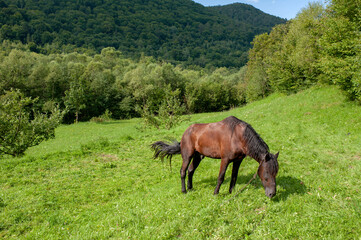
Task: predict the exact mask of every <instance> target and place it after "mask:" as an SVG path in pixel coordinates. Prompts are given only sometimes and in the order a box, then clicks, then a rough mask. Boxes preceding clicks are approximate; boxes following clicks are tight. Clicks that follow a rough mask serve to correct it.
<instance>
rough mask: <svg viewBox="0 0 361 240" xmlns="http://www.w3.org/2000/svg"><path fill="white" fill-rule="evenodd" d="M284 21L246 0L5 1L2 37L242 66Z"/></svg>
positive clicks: (38, 48) (43, 48)
mask: <svg viewBox="0 0 361 240" xmlns="http://www.w3.org/2000/svg"><path fill="white" fill-rule="evenodd" d="M234 16H237V17H234ZM285 22H286V20H285V19H281V18H278V17H275V16H271V15H268V14H266V13H263V12H261V11H260V10H258V9H256V8H254V7H252V6H250V5H246V4H232V5H228V6H225V7H214V8H213V7H204V6H202V5H200V4H197V3H195V2H193V1H191V0H177V1H174V0H153V1H144V0H122V1H113V0H97V1H89V0H62V1H44V0H40V1H39V0H17V1H12V0H0V41H2V40H11V41H15V40H17V41H20V42H22V43H23V44H30V45H29V48H30V50H31V51H34V52H38V53H43V54H50V53H62V52H64V51H65V52H67V53H70V52H72V51H83V52H87V51H92V52H95V53H100V51H101V49H103V48H105V47H114V48H115V49H116V50H119V51H121V52H122V53H123V54H124V55H125V56H126V57H129V58H139V57H140V56H141V55H142V54H144V55H146V56H153V57H154V58H155V59H161V60H165V61H167V62H170V63H173V64H182V65H185V66H192V65H196V66H201V67H241V66H243V65H245V63H246V62H247V51H248V49H249V48H250V47H251V45H250V42H251V41H252V39H253V38H254V36H256V35H258V34H261V33H264V32H269V31H270V30H271V28H272V27H273V26H275V25H277V24H280V23H285Z"/></svg>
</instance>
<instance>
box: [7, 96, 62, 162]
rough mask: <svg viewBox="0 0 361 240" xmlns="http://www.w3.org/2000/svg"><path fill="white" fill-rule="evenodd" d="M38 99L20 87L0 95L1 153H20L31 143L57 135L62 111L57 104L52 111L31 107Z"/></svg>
mask: <svg viewBox="0 0 361 240" xmlns="http://www.w3.org/2000/svg"><path fill="white" fill-rule="evenodd" d="M36 101H37V99H31V98H27V97H24V95H23V94H22V93H21V92H20V91H19V90H11V91H8V92H6V93H5V94H4V95H2V96H1V97H0V155H3V154H8V155H12V156H14V157H16V156H21V155H23V154H24V152H25V151H26V149H28V148H29V147H32V146H35V145H38V144H40V143H41V142H42V141H45V140H47V139H49V138H53V137H54V136H55V128H56V127H57V126H58V125H59V124H60V121H61V119H62V115H63V114H62V113H61V112H60V110H59V108H57V107H54V108H53V110H52V111H51V114H49V115H48V114H41V113H39V112H36V111H34V110H33V109H32V105H33V104H34V103H35V102H36Z"/></svg>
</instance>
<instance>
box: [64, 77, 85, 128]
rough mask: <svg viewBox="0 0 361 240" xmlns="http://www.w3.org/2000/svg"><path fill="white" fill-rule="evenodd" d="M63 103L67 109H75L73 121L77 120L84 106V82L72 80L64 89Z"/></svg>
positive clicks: (76, 121)
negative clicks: (67, 87)
mask: <svg viewBox="0 0 361 240" xmlns="http://www.w3.org/2000/svg"><path fill="white" fill-rule="evenodd" d="M64 104H65V106H66V107H67V108H68V110H72V111H75V123H78V121H79V114H80V112H81V110H82V109H84V108H85V107H86V93H85V87H84V83H82V82H81V81H79V80H77V81H73V82H72V83H71V84H70V88H69V89H68V90H67V91H65V97H64Z"/></svg>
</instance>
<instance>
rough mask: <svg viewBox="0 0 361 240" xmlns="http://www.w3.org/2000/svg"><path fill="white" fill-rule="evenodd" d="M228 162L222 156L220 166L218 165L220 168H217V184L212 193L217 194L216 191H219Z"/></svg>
mask: <svg viewBox="0 0 361 240" xmlns="http://www.w3.org/2000/svg"><path fill="white" fill-rule="evenodd" d="M228 164H229V160H228V159H224V158H222V161H221V167H220V169H219V175H218V181H217V186H216V189H215V190H214V194H218V193H219V189H220V188H221V185H222V183H223V181H224V175H225V174H226V170H227V167H228Z"/></svg>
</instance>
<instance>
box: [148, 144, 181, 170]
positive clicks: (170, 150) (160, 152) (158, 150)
mask: <svg viewBox="0 0 361 240" xmlns="http://www.w3.org/2000/svg"><path fill="white" fill-rule="evenodd" d="M151 148H152V149H153V150H154V156H153V158H154V159H156V158H158V157H159V158H160V159H161V160H162V161H163V160H164V158H168V159H169V165H170V166H171V167H172V156H173V155H175V154H180V153H181V147H180V143H179V142H178V141H173V143H166V142H162V141H158V142H155V143H153V144H152V145H151Z"/></svg>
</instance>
